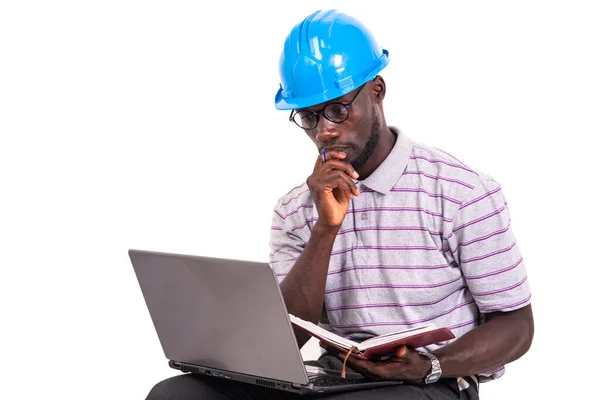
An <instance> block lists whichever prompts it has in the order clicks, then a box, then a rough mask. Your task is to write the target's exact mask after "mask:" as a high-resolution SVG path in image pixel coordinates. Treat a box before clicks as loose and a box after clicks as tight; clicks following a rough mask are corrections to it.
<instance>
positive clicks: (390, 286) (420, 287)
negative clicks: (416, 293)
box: [325, 276, 462, 294]
mask: <svg viewBox="0 0 600 400" xmlns="http://www.w3.org/2000/svg"><path fill="white" fill-rule="evenodd" d="M460 280H462V276H459V277H458V278H456V279H452V280H450V281H447V282H441V283H434V284H428V285H358V286H346V287H339V288H335V289H329V290H326V291H325V294H329V293H337V292H345V291H348V290H364V289H431V288H435V287H440V286H446V285H450V284H452V283H454V282H458V281H460Z"/></svg>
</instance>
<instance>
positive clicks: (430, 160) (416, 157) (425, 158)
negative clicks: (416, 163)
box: [410, 156, 473, 172]
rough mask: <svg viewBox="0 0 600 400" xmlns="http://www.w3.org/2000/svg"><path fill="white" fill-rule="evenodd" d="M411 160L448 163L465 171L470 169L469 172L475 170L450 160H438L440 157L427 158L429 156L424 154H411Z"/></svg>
mask: <svg viewBox="0 0 600 400" xmlns="http://www.w3.org/2000/svg"><path fill="white" fill-rule="evenodd" d="M410 159H411V160H417V159H418V160H425V161H427V162H429V163H431V164H445V165H448V166H450V167H455V168H460V169H464V170H465V171H469V172H473V171H472V170H471V169H469V168H467V167H465V166H463V165H459V164H454V163H450V162H448V161H445V160H438V159H432V158H427V157H423V156H411V157H410Z"/></svg>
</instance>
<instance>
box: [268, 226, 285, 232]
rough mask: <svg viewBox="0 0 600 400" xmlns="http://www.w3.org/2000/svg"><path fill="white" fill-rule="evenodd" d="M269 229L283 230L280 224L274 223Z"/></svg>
mask: <svg viewBox="0 0 600 400" xmlns="http://www.w3.org/2000/svg"><path fill="white" fill-rule="evenodd" d="M271 230H272V231H282V230H283V228H282V227H280V226H275V225H273V226H271Z"/></svg>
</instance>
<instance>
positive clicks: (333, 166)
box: [323, 159, 359, 179]
mask: <svg viewBox="0 0 600 400" xmlns="http://www.w3.org/2000/svg"><path fill="white" fill-rule="evenodd" d="M324 164H325V166H324V167H323V169H324V171H332V170H340V171H344V172H345V173H346V174H347V175H348V176H350V177H351V178H354V179H358V177H359V175H358V172H356V171H355V170H354V168H353V167H352V165H350V164H349V163H347V162H344V161H340V160H335V159H331V160H328V161H327V162H326V163H324Z"/></svg>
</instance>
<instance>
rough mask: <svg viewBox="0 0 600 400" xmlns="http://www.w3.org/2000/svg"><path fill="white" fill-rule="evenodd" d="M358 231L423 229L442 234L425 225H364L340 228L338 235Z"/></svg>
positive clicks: (434, 233)
mask: <svg viewBox="0 0 600 400" xmlns="http://www.w3.org/2000/svg"><path fill="white" fill-rule="evenodd" d="M360 231H424V232H429V233H430V234H432V235H442V234H443V232H434V231H430V230H429V228H427V227H425V226H365V227H362V228H349V229H342V230H340V231H339V232H338V235H344V234H346V233H351V232H360Z"/></svg>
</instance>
